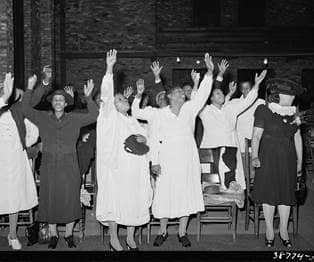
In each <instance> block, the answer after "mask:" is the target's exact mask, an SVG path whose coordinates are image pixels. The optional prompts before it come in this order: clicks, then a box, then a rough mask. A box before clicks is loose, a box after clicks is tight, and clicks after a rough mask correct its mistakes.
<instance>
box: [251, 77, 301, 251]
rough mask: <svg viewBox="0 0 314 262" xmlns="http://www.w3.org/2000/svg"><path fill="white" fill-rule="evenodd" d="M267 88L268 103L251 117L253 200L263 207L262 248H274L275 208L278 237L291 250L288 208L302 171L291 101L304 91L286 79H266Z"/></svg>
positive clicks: (294, 201)
mask: <svg viewBox="0 0 314 262" xmlns="http://www.w3.org/2000/svg"><path fill="white" fill-rule="evenodd" d="M267 89H270V91H271V95H270V96H269V97H268V102H267V104H266V105H259V106H258V107H257V108H256V111H255V115H254V117H255V121H254V129H253V139H252V165H253V166H254V167H255V168H256V171H255V181H254V188H253V193H252V197H253V199H254V201H255V202H256V203H260V204H262V205H263V213H264V216H265V222H266V237H265V245H266V246H267V247H272V246H273V245H274V241H275V236H274V227H273V219H274V212H275V207H276V206H278V212H279V217H280V226H279V237H280V239H281V241H282V244H283V245H284V246H285V247H291V241H290V240H289V235H288V221H289V214H290V207H291V206H292V205H295V204H296V196H295V190H296V186H297V176H300V175H301V171H302V138H301V134H300V130H299V129H298V125H297V124H296V123H297V122H298V121H296V120H298V118H295V116H294V115H295V113H296V107H295V106H292V102H293V100H294V98H295V96H296V95H300V94H301V93H302V92H303V89H302V88H301V87H300V86H299V85H297V84H296V83H294V82H292V81H289V80H286V79H271V80H269V81H268V83H267ZM298 124H299V123H298Z"/></svg>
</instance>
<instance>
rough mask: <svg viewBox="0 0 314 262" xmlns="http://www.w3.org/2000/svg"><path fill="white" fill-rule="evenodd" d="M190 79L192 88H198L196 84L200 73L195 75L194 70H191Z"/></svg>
mask: <svg viewBox="0 0 314 262" xmlns="http://www.w3.org/2000/svg"><path fill="white" fill-rule="evenodd" d="M191 78H192V80H193V83H194V86H198V83H199V82H200V73H197V72H196V71H195V70H194V69H192V71H191Z"/></svg>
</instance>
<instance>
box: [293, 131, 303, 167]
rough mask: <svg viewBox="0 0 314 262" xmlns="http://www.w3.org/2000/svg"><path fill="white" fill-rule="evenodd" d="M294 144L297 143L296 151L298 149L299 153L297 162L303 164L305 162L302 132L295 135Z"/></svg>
mask: <svg viewBox="0 0 314 262" xmlns="http://www.w3.org/2000/svg"><path fill="white" fill-rule="evenodd" d="M294 142H295V149H296V153H297V161H299V162H301V163H302V161H303V153H302V152H303V144H302V137H301V134H300V131H298V132H297V133H296V134H295V137H294Z"/></svg>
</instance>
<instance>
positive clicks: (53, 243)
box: [48, 236, 59, 249]
mask: <svg viewBox="0 0 314 262" xmlns="http://www.w3.org/2000/svg"><path fill="white" fill-rule="evenodd" d="M58 240H59V238H58V237H57V236H52V237H50V240H49V245H48V248H51V249H55V248H56V247H57V244H58Z"/></svg>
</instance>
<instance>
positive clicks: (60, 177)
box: [22, 75, 98, 249]
mask: <svg viewBox="0 0 314 262" xmlns="http://www.w3.org/2000/svg"><path fill="white" fill-rule="evenodd" d="M36 81H37V77H36V75H33V76H31V77H29V79H28V86H27V91H26V92H25V94H24V97H23V100H22V106H23V109H24V114H25V116H26V117H27V118H29V119H30V120H31V121H32V122H33V123H34V124H35V125H36V126H37V127H38V128H39V134H40V137H41V140H42V142H43V149H42V164H41V167H40V190H39V199H40V202H39V209H38V217H37V219H38V221H41V222H47V223H48V224H49V231H50V242H49V245H48V248H52V249H55V248H56V246H57V243H58V239H59V237H58V233H57V224H66V231H65V237H64V239H65V241H66V243H67V245H68V247H69V248H73V247H76V246H75V243H74V239H73V226H74V222H75V220H77V219H80V218H81V203H80V187H81V176H80V171H79V166H78V160H77V152H76V143H77V139H78V136H79V133H80V128H81V127H83V126H86V125H89V124H91V123H93V122H96V119H97V116H98V108H97V106H96V104H95V103H94V102H93V100H92V98H91V97H90V94H91V92H92V91H93V88H94V84H93V81H92V80H89V81H88V83H87V85H86V86H85V87H84V94H85V96H86V100H87V107H88V113H85V114H84V113H65V111H64V110H65V107H66V106H67V105H68V104H71V103H72V97H71V95H70V94H71V91H69V94H68V93H67V92H66V91H64V90H55V91H54V92H53V93H52V94H51V95H50V96H48V97H47V100H48V101H49V102H50V103H51V104H52V108H53V111H52V112H45V111H38V110H35V109H33V108H32V99H31V97H32V90H33V88H34V86H35V84H36Z"/></svg>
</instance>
